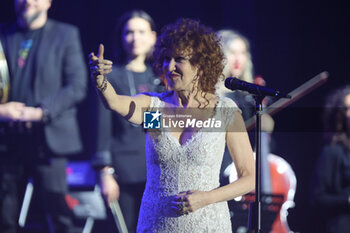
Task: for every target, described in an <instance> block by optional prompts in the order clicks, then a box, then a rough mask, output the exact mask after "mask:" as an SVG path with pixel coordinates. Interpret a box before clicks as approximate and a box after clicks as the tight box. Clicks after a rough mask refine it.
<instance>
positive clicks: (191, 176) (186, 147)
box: [137, 96, 238, 233]
mask: <svg viewBox="0 0 350 233" xmlns="http://www.w3.org/2000/svg"><path fill="white" fill-rule="evenodd" d="M164 104H165V103H164V102H163V101H161V99H160V98H159V97H156V96H153V97H151V109H157V108H159V109H161V108H162V107H164ZM237 109H238V108H237V105H236V104H235V103H234V102H233V101H232V100H231V99H229V98H225V97H223V98H220V100H219V102H218V104H217V106H216V112H215V117H216V118H220V117H219V116H218V115H220V114H221V116H223V117H222V119H227V120H224V122H223V123H224V125H225V127H227V125H229V124H230V123H231V122H232V121H233V112H234V111H235V110H237ZM224 149H225V132H224V130H220V132H204V131H199V132H198V133H196V134H195V135H193V136H192V138H191V139H189V140H188V141H187V142H186V143H185V144H183V145H181V144H180V143H179V141H178V140H177V139H175V138H174V137H173V136H172V135H171V134H170V133H169V132H164V131H161V132H158V133H151V132H147V133H146V156H147V183H146V188H145V191H144V195H143V198H142V204H141V209H140V215H139V221H138V227H137V232H152V233H153V232H154V233H155V232H162V233H180V232H183V233H200V232H201V233H202V232H203V233H204V232H208V233H209V232H210V233H211V232H217V233H228V232H232V230H231V221H230V215H229V209H228V205H227V202H220V203H215V204H211V205H208V206H205V207H203V208H201V209H199V210H197V211H195V212H193V213H190V214H188V215H181V216H179V215H177V214H176V213H175V212H174V211H173V210H172V209H171V208H170V202H171V200H172V198H173V197H174V195H176V194H179V193H180V192H183V191H187V190H201V191H209V190H213V189H215V188H217V187H219V186H220V184H219V172H220V166H221V162H222V158H223V154H224Z"/></svg>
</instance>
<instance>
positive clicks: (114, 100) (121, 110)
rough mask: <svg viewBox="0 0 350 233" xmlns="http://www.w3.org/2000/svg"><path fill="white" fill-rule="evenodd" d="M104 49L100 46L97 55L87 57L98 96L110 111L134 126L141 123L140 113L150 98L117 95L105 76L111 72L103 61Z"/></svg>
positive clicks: (109, 62) (109, 65)
mask: <svg viewBox="0 0 350 233" xmlns="http://www.w3.org/2000/svg"><path fill="white" fill-rule="evenodd" d="M103 53H104V47H103V45H102V44H101V45H100V47H99V51H98V55H97V56H96V55H95V54H94V53H91V54H90V55H89V67H90V73H91V78H92V79H93V81H94V83H95V85H96V88H97V90H98V94H99V96H100V98H101V100H102V102H103V104H104V105H105V107H106V108H107V109H110V110H112V111H114V112H116V113H118V114H120V115H121V116H123V117H124V118H125V119H126V120H128V121H129V122H131V123H134V124H141V123H142V111H143V110H144V109H146V108H148V107H149V106H150V103H151V98H150V96H147V95H142V94H139V95H135V96H125V95H118V94H117V93H116V92H115V90H114V88H113V87H112V85H111V84H110V83H109V82H108V80H107V78H106V76H105V75H106V74H108V73H110V72H111V71H112V62H111V61H109V60H105V59H103Z"/></svg>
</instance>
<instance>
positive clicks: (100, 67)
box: [89, 44, 113, 87]
mask: <svg viewBox="0 0 350 233" xmlns="http://www.w3.org/2000/svg"><path fill="white" fill-rule="evenodd" d="M103 53H104V46H103V44H100V47H99V49H98V55H97V56H96V55H95V54H94V53H93V52H92V53H90V54H89V67H90V73H91V78H92V79H93V81H94V82H95V84H96V86H97V87H101V86H103V81H104V80H105V75H106V74H109V73H110V72H112V64H113V62H112V61H110V60H105V59H103Z"/></svg>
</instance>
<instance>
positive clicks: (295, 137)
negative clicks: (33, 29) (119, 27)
mask: <svg viewBox="0 0 350 233" xmlns="http://www.w3.org/2000/svg"><path fill="white" fill-rule="evenodd" d="M134 8H140V9H144V10H146V11H147V12H148V13H150V14H151V15H152V16H153V18H154V19H155V21H156V23H157V26H158V30H159V29H160V28H161V27H162V26H163V25H165V24H167V23H169V22H173V21H175V20H176V19H177V18H178V17H191V18H197V19H200V20H201V21H202V22H203V23H205V24H207V25H210V26H212V27H213V28H214V29H215V30H218V29H222V28H234V29H236V30H238V31H240V32H241V33H243V34H244V35H246V36H247V37H248V38H249V39H250V42H251V45H252V55H253V63H254V65H255V73H256V74H259V75H262V76H263V77H264V78H265V79H266V80H267V84H268V86H270V87H273V88H276V89H279V90H281V91H284V92H289V91H292V90H293V89H294V88H296V87H298V86H299V85H301V84H303V83H304V82H306V81H307V80H308V79H310V78H312V77H313V76H315V75H316V74H318V73H320V72H322V71H328V72H329V73H330V77H329V81H328V82H327V83H326V84H325V85H323V86H322V87H320V88H318V89H317V90H315V91H313V92H312V93H310V94H308V95H307V96H305V97H304V98H303V99H301V100H299V101H298V102H296V103H294V104H292V105H290V106H289V107H288V108H287V109H285V110H282V111H281V112H279V113H277V114H276V115H275V116H274V119H275V122H276V132H275V133H274V139H275V142H276V145H275V148H274V151H273V152H274V153H276V154H277V155H280V156H281V157H283V158H284V159H285V160H287V161H288V162H289V163H290V164H291V166H292V168H293V169H294V172H295V173H296V176H297V182H298V183H297V191H296V196H295V202H296V206H295V208H293V209H290V210H289V216H288V222H289V225H290V227H291V229H292V230H294V231H296V232H317V231H316V230H315V227H316V226H317V225H319V223H314V222H313V221H312V219H313V216H314V214H313V212H312V211H310V208H309V197H308V195H309V187H310V182H311V176H312V170H313V168H314V164H315V161H316V159H317V157H318V154H319V152H320V150H321V147H322V137H321V133H322V132H321V116H320V112H321V111H319V110H320V109H319V108H317V107H320V106H322V105H323V103H324V99H325V96H326V95H327V93H329V91H330V90H331V89H333V88H335V87H339V86H341V85H344V84H350V81H349V77H348V73H349V71H348V70H349V68H350V56H349V54H350V45H349V41H350V32H349V28H350V14H349V10H350V8H349V7H348V4H346V1H339V0H335V1H334V0H333V1H330V0H329V1H322V0H321V1H317V0H309V1H295V0H284V1H270V0H266V1H258V0H245V1H237V0H216V1H200V0H177V1H175V0H167V1H160V0H147V1H141V0H128V1H116V0H98V1H97V0H54V1H53V6H52V8H51V10H50V12H49V15H50V16H51V17H52V18H55V19H58V20H61V21H64V22H69V23H72V24H75V25H77V26H78V27H79V28H80V31H81V36H82V42H83V46H84V51H85V54H86V57H87V55H88V53H89V52H91V51H96V50H97V48H98V44H99V43H104V44H105V49H106V50H107V51H106V54H105V57H107V58H108V57H111V48H112V42H113V41H112V31H113V28H114V25H115V23H116V20H117V18H118V17H119V16H120V15H121V14H122V13H123V12H125V11H127V10H130V9H134ZM11 19H14V13H13V4H12V0H1V4H0V22H6V21H10V20H11ZM93 94H94V92H93V91H91V90H90V97H89V98H88V99H87V100H86V101H85V102H84V103H83V104H82V106H81V112H80V116H81V127H82V132H83V137H84V139H85V145H86V151H85V153H84V155H82V157H85V158H88V157H89V155H90V151H91V150H92V148H93V144H94V143H93V140H94V137H93V135H94V133H93V132H94V130H93V126H94V124H93V122H94V111H93V108H92V106H93V103H92V102H93V98H92V96H93ZM310 109H311V111H310Z"/></svg>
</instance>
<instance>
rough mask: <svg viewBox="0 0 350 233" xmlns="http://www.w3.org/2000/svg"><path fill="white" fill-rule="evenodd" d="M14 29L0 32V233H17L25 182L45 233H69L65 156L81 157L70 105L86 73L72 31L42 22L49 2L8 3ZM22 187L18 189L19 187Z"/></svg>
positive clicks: (80, 91)
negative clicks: (1, 94) (1, 62)
mask: <svg viewBox="0 0 350 233" xmlns="http://www.w3.org/2000/svg"><path fill="white" fill-rule="evenodd" d="M14 3H15V9H16V14H17V22H16V23H15V24H13V25H3V26H2V27H1V31H0V40H1V43H2V46H3V49H4V54H5V57H6V59H7V63H8V68H9V76H10V87H9V95H8V102H6V103H2V104H0V119H1V130H0V134H2V135H1V136H0V138H1V141H0V144H1V146H0V148H1V149H0V183H1V187H0V229H1V232H6V233H10V232H18V229H17V228H18V226H17V220H18V214H19V207H20V201H21V196H23V194H22V192H21V191H23V189H24V188H23V187H24V185H25V184H26V182H27V181H28V177H31V178H32V179H33V180H34V187H35V188H34V190H36V191H37V193H38V194H39V195H40V200H41V201H42V204H43V209H44V210H45V211H46V219H47V220H48V221H47V222H48V229H47V230H45V231H46V232H49V229H50V232H59V233H64V232H71V231H72V230H73V228H72V219H71V218H72V216H71V210H70V209H69V207H68V204H67V202H66V198H67V196H66V194H67V192H68V188H67V183H66V173H65V169H66V162H67V156H68V155H71V154H75V153H79V152H81V151H82V142H81V139H80V136H79V127H78V121H77V118H76V114H77V108H76V107H77V103H79V102H80V101H81V100H82V99H83V98H84V97H85V95H86V89H87V73H86V65H85V63H84V58H83V53H82V46H81V43H80V38H79V32H78V30H77V28H76V27H73V26H71V25H68V24H65V23H61V22H57V21H55V20H51V19H49V18H48V10H49V8H50V7H51V3H52V1H51V0H38V1H23V0H15V1H14ZM22 185H23V186H22Z"/></svg>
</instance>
